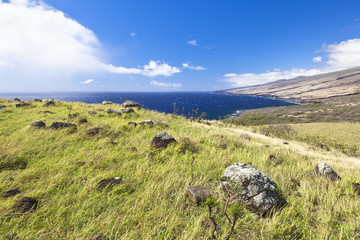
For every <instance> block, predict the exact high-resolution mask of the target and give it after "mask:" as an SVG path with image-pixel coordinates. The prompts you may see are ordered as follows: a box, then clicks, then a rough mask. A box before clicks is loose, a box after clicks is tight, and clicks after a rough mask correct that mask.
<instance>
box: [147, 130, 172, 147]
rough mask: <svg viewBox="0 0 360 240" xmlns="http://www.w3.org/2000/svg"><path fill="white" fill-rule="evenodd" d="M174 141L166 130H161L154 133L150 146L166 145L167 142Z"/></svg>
mask: <svg viewBox="0 0 360 240" xmlns="http://www.w3.org/2000/svg"><path fill="white" fill-rule="evenodd" d="M172 142H176V140H175V139H174V138H173V137H172V136H171V135H170V134H168V133H167V132H161V133H159V134H158V135H156V136H155V137H154V138H153V140H152V141H151V146H153V147H155V148H161V147H166V146H167V145H168V144H169V143H172Z"/></svg>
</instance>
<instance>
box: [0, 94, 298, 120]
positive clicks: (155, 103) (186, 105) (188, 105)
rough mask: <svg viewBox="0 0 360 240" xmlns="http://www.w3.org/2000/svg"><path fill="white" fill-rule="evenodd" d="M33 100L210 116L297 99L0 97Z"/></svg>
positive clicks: (34, 95)
mask: <svg viewBox="0 0 360 240" xmlns="http://www.w3.org/2000/svg"><path fill="white" fill-rule="evenodd" d="M16 97H17V98H20V99H21V100H32V99H35V98H40V99H44V98H54V99H57V100H61V101H66V102H85V103H101V102H102V101H104V100H108V101H111V102H113V103H122V102H124V101H125V100H126V99H129V100H133V101H135V102H138V103H140V104H141V105H142V106H143V108H147V109H151V110H156V111H159V112H165V113H176V114H179V115H181V114H182V115H185V116H188V117H191V116H193V117H195V115H197V116H199V115H200V114H201V113H203V112H204V113H206V117H205V118H206V119H218V118H223V117H225V116H227V115H232V114H234V113H236V112H238V111H243V110H248V109H256V108H263V107H277V106H290V105H294V103H291V102H287V101H283V100H278V99H273V98H267V97H258V96H235V95H226V94H220V93H213V92H86V93H84V92H61V93H60V92H57V93H3V94H2V93H0V98H6V99H14V98H16Z"/></svg>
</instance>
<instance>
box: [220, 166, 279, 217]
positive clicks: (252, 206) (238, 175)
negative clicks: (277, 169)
mask: <svg viewBox="0 0 360 240" xmlns="http://www.w3.org/2000/svg"><path fill="white" fill-rule="evenodd" d="M222 179H223V180H224V181H223V182H222V186H223V188H224V190H226V191H227V192H228V191H232V190H233V191H234V192H235V193H236V195H237V196H238V199H239V200H240V201H241V202H242V203H243V204H244V205H245V206H246V207H247V208H248V209H249V210H251V211H253V212H258V213H266V212H268V211H270V210H271V209H272V208H273V207H275V206H276V205H277V204H279V202H280V198H279V196H278V194H277V193H276V188H277V186H276V183H275V182H274V181H273V180H272V179H271V178H270V177H269V176H267V175H266V174H265V173H263V172H261V171H259V170H258V169H256V168H255V167H253V166H251V165H250V164H246V163H233V164H232V165H230V166H229V167H227V168H226V169H225V172H224V175H223V176H222Z"/></svg>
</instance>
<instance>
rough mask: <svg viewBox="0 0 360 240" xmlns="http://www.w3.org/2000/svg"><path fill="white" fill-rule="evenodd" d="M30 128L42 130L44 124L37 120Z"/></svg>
mask: <svg viewBox="0 0 360 240" xmlns="http://www.w3.org/2000/svg"><path fill="white" fill-rule="evenodd" d="M30 126H31V127H37V128H44V127H46V124H45V123H44V122H43V121H41V120H38V121H35V122H33V123H32V124H31V125H30Z"/></svg>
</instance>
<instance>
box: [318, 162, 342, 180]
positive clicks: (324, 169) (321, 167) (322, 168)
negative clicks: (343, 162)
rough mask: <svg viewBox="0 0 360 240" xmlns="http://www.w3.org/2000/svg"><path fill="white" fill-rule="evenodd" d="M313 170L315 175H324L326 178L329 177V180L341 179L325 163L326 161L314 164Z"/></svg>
mask: <svg viewBox="0 0 360 240" xmlns="http://www.w3.org/2000/svg"><path fill="white" fill-rule="evenodd" d="M314 172H315V174H316V175H318V176H322V177H326V178H328V179H330V180H331V181H336V180H338V179H341V177H340V176H339V175H338V174H337V172H336V171H335V170H334V169H333V168H332V167H330V166H329V165H327V164H326V163H323V162H319V163H318V164H317V165H316V167H315V169H314Z"/></svg>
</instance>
